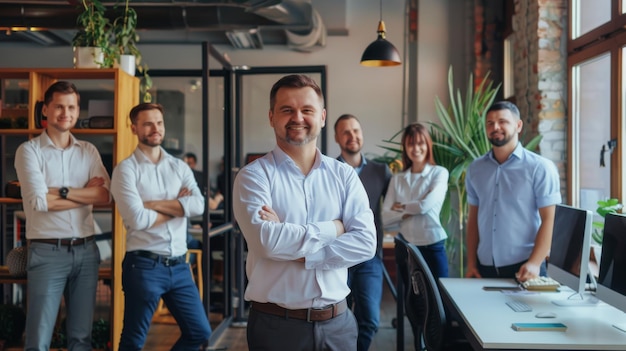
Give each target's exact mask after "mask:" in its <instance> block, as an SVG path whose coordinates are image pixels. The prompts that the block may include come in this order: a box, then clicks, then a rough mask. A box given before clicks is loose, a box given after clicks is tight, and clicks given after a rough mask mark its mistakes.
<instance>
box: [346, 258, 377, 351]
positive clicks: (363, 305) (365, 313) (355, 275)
mask: <svg viewBox="0 0 626 351" xmlns="http://www.w3.org/2000/svg"><path fill="white" fill-rule="evenodd" d="M348 286H349V287H350V290H351V292H350V295H348V299H347V300H348V306H352V305H353V304H354V316H355V317H356V320H357V322H358V325H359V338H358V345H357V351H367V350H369V348H370V344H371V343H372V339H373V338H374V335H375V334H376V332H377V331H378V325H379V323H380V301H381V300H382V297H383V262H382V261H381V259H380V257H378V256H374V258H372V259H371V260H369V261H365V262H363V263H360V264H358V265H356V266H354V267H350V268H349V269H348Z"/></svg>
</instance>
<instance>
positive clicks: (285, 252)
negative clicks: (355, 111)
mask: <svg viewBox="0 0 626 351" xmlns="http://www.w3.org/2000/svg"><path fill="white" fill-rule="evenodd" d="M269 122H270V125H271V126H272V128H274V134H275V135H276V144H277V145H276V147H275V148H274V150H272V151H271V152H269V153H268V154H266V155H265V156H263V157H262V158H259V159H257V160H256V161H254V162H252V163H250V164H248V165H247V166H245V167H244V168H242V169H241V170H240V171H239V173H238V175H237V177H236V179H235V183H234V188H233V209H234V214H235V218H236V219H237V222H238V224H239V226H240V228H241V231H242V232H243V235H244V237H245V239H246V242H247V244H248V260H247V262H246V273H247V276H248V280H249V282H248V286H247V288H246V292H245V299H246V300H248V301H251V305H250V316H249V318H248V330H247V333H248V347H249V348H250V350H290V351H299V350H301V351H304V350H311V351H313V350H320V351H321V350H331V351H332V350H334V351H345V350H355V349H356V343H357V332H358V331H357V325H356V322H355V319H354V317H353V314H352V312H350V311H349V310H348V309H347V304H346V296H347V295H348V293H349V292H350V289H349V288H348V286H347V279H348V277H347V273H348V269H347V268H348V267H351V266H353V265H356V264H359V263H361V262H364V261H367V260H369V259H371V258H372V256H373V255H374V253H375V250H376V228H375V226H374V218H373V215H372V211H371V209H370V208H369V201H368V198H367V194H366V193H365V189H364V188H363V184H361V181H360V180H359V178H358V176H357V174H356V172H354V170H353V169H352V168H351V167H350V166H348V165H346V164H344V163H341V162H339V161H337V160H335V159H332V158H329V157H327V156H324V155H322V154H321V152H320V151H319V149H318V148H317V147H316V141H317V138H318V136H319V134H320V131H321V129H322V127H324V124H325V123H326V110H325V108H324V98H323V96H322V92H321V90H320V88H319V86H318V85H317V84H316V83H315V81H313V80H312V79H311V78H309V77H307V76H303V75H289V76H285V77H283V78H281V79H280V80H279V81H278V82H276V83H275V84H274V86H273V87H272V89H271V92H270V110H269Z"/></svg>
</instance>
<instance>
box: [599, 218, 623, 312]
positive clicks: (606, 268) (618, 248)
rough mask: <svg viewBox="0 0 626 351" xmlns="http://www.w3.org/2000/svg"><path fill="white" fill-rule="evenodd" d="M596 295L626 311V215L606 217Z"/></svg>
mask: <svg viewBox="0 0 626 351" xmlns="http://www.w3.org/2000/svg"><path fill="white" fill-rule="evenodd" d="M596 297H597V298H599V299H600V300H602V301H604V302H606V303H608V304H610V305H613V306H614V307H616V308H618V309H620V310H622V311H624V312H626V215H623V214H614V213H609V214H607V215H606V217H604V239H603V240H602V255H601V256H600V274H599V276H598V286H597V289H596Z"/></svg>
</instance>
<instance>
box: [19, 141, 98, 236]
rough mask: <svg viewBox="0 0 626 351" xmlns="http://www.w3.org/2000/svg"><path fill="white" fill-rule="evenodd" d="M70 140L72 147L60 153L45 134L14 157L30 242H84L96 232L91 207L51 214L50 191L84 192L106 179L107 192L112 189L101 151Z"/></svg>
mask: <svg viewBox="0 0 626 351" xmlns="http://www.w3.org/2000/svg"><path fill="white" fill-rule="evenodd" d="M70 138H71V142H70V146H68V147H67V148H65V149H61V148H58V147H57V146H56V145H54V143H53V142H52V140H50V137H48V134H47V133H46V131H43V132H42V133H41V135H40V136H38V137H36V138H33V139H31V140H29V141H27V142H24V143H23V144H22V145H20V146H19V148H18V149H17V152H16V153H15V170H16V171H17V178H18V179H19V181H20V187H21V191H22V203H23V206H24V213H25V214H26V237H27V238H28V239H59V238H83V237H88V236H91V235H93V234H94V232H95V230H94V221H93V215H92V207H93V206H92V205H85V206H80V207H77V208H72V209H68V210H62V211H48V201H47V200H46V195H47V194H48V187H52V188H61V187H68V188H84V187H85V185H87V182H89V180H90V179H91V178H93V177H102V178H104V180H105V182H104V187H105V188H107V190H108V189H109V186H110V180H109V174H108V173H107V171H106V168H104V165H103V164H102V158H101V157H100V154H99V153H98V149H96V147H95V146H93V145H92V144H91V143H88V142H86V141H81V140H77V139H76V138H75V137H74V136H73V135H70Z"/></svg>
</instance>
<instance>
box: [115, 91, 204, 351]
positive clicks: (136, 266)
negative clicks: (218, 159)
mask: <svg viewBox="0 0 626 351" xmlns="http://www.w3.org/2000/svg"><path fill="white" fill-rule="evenodd" d="M130 121H131V130H132V132H133V134H135V135H136V136H137V140H138V142H139V143H138V144H137V149H135V152H133V154H132V155H131V156H130V157H128V158H127V159H125V160H123V161H122V162H120V163H119V164H118V165H117V166H116V167H115V169H114V170H113V176H112V179H111V193H112V194H113V197H114V199H115V203H116V204H117V206H118V208H119V212H120V214H121V215H122V219H123V220H124V226H125V227H126V256H125V257H124V261H123V262H122V287H123V289H124V326H123V329H122V336H121V338H120V345H119V349H120V350H121V351H126V350H141V349H142V347H143V345H144V343H145V339H146V335H147V334H148V329H149V328H150V321H151V320H152V315H153V314H154V311H155V309H156V307H157V304H158V303H159V299H161V298H162V299H163V301H164V302H165V304H166V305H167V308H168V309H169V310H170V312H172V315H173V316H174V319H176V322H177V324H178V326H179V327H180V331H181V335H180V338H179V339H178V341H177V342H176V344H175V345H174V346H173V348H172V350H188V351H191V350H198V348H199V347H200V345H202V344H204V343H205V342H206V341H207V340H208V339H209V337H210V336H211V327H210V325H209V321H208V318H207V316H206V314H205V313H204V307H203V306H202V301H201V300H200V294H199V293H198V288H197V287H196V284H195V283H194V281H193V278H192V276H191V270H190V269H189V265H188V264H187V263H186V260H185V254H186V253H187V218H188V217H193V216H199V215H201V214H202V213H203V212H204V197H203V196H202V194H201V193H200V189H199V188H198V184H197V183H196V180H195V178H194V176H193V173H192V172H191V168H189V166H188V165H187V164H186V163H185V162H183V160H181V159H178V158H176V157H173V156H172V155H170V154H168V153H167V152H166V151H165V150H164V149H163V148H162V147H161V143H162V142H163V138H164V137H165V123H164V122H163V107H162V106H161V105H159V104H150V103H144V104H139V105H137V106H135V107H133V109H132V110H131V111H130Z"/></svg>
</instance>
